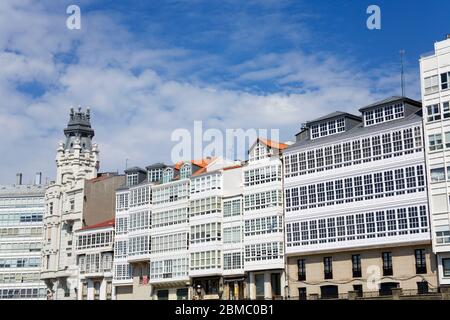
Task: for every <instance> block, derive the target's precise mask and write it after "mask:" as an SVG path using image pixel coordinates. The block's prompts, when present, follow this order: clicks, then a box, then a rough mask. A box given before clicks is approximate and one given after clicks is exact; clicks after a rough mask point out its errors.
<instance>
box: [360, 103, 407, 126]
mask: <svg viewBox="0 0 450 320" xmlns="http://www.w3.org/2000/svg"><path fill="white" fill-rule="evenodd" d="M404 116H405V107H404V105H403V103H397V104H395V105H388V106H384V107H378V108H376V109H372V110H367V111H364V126H366V127H368V126H372V125H374V124H378V123H383V122H388V121H391V120H394V119H399V118H403V117H404Z"/></svg>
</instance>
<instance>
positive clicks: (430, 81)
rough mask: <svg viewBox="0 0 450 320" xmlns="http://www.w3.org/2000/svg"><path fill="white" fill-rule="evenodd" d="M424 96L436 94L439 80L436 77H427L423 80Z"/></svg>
mask: <svg viewBox="0 0 450 320" xmlns="http://www.w3.org/2000/svg"><path fill="white" fill-rule="evenodd" d="M424 87H425V94H431V93H435V92H438V90H439V78H438V76H437V75H435V76H431V77H427V78H425V80H424Z"/></svg>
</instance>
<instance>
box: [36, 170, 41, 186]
mask: <svg viewBox="0 0 450 320" xmlns="http://www.w3.org/2000/svg"><path fill="white" fill-rule="evenodd" d="M41 183H42V172H36V179H35V180H34V184H35V185H40V184H41Z"/></svg>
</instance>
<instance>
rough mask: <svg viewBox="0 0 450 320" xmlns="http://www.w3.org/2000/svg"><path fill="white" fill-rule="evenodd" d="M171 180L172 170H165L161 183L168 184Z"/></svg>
mask: <svg viewBox="0 0 450 320" xmlns="http://www.w3.org/2000/svg"><path fill="white" fill-rule="evenodd" d="M172 179H173V169H172V168H167V169H166V170H164V172H163V183H167V182H170V181H172Z"/></svg>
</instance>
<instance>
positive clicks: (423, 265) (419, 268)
mask: <svg viewBox="0 0 450 320" xmlns="http://www.w3.org/2000/svg"><path fill="white" fill-rule="evenodd" d="M414 255H415V257H416V274H423V273H427V262H426V256H425V249H416V250H414Z"/></svg>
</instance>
